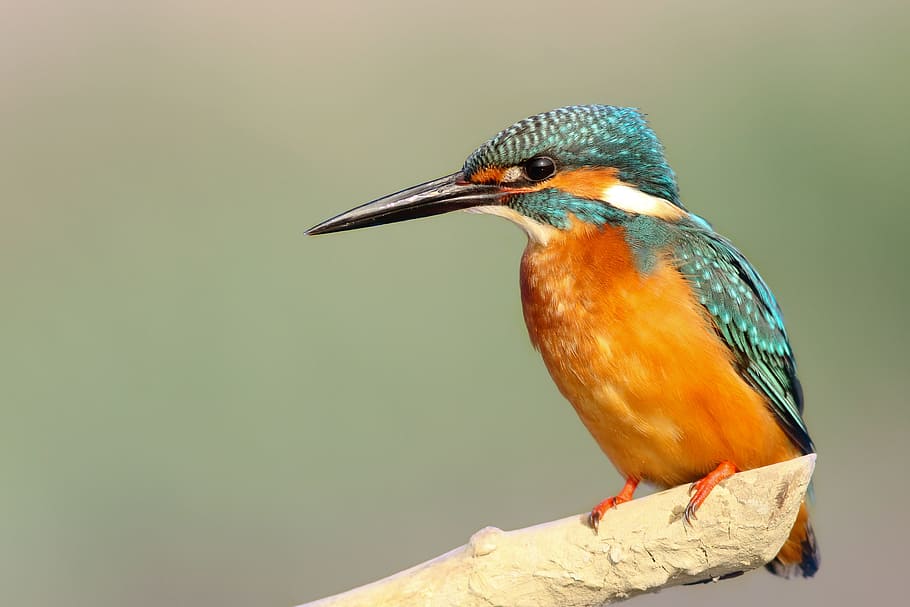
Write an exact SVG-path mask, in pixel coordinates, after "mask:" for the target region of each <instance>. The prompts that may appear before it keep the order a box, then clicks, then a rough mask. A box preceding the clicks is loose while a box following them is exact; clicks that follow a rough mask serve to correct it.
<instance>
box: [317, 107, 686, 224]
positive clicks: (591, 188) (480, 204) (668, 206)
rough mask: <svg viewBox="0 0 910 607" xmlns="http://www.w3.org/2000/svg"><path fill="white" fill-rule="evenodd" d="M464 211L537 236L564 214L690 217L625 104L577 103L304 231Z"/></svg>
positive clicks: (647, 132)
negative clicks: (444, 172) (425, 178)
mask: <svg viewBox="0 0 910 607" xmlns="http://www.w3.org/2000/svg"><path fill="white" fill-rule="evenodd" d="M454 210H472V211H475V212H484V213H491V214H495V215H502V216H505V217H507V218H509V219H511V220H512V221H514V222H515V223H517V224H519V225H520V226H521V227H522V228H524V230H525V231H526V232H527V233H528V235H529V237H530V238H531V239H532V240H536V241H538V242H546V241H547V239H548V238H549V236H550V235H551V234H552V233H554V231H555V230H565V229H568V228H569V227H570V226H571V223H572V218H573V217H574V218H575V219H577V220H578V221H581V222H584V223H589V224H595V225H602V224H605V223H622V222H623V221H627V220H629V219H630V218H635V217H641V216H646V217H650V218H653V219H657V220H659V221H680V220H682V219H685V218H687V217H690V216H689V214H688V213H686V211H685V209H684V208H683V206H682V204H681V202H680V200H679V190H678V188H677V185H676V177H675V175H674V173H673V170H672V169H671V168H670V165H669V164H667V161H666V159H665V158H664V154H663V147H662V146H661V144H660V141H658V139H657V136H656V135H655V134H654V131H652V130H651V128H650V127H648V125H647V123H646V122H645V120H644V118H643V117H642V115H641V114H640V113H639V112H638V111H637V110H635V109H632V108H621V107H613V106H607V105H581V106H570V107H565V108H559V109H556V110H552V111H550V112H546V113H543V114H538V115H536V116H532V117H530V118H527V119H525V120H522V121H520V122H517V123H515V124H513V125H512V126H510V127H509V128H507V129H505V130H504V131H502V132H500V133H499V134H497V135H496V136H495V137H493V138H492V139H490V140H489V141H487V142H486V143H484V144H483V145H481V146H480V147H479V148H477V150H475V151H474V152H473V153H472V154H471V155H470V156H468V159H467V160H466V161H465V163H464V167H463V168H462V169H461V170H460V171H458V172H457V173H453V174H451V175H448V176H446V177H442V178H440V179H436V180H434V181H429V182H427V183H424V184H421V185H418V186H414V187H412V188H409V189H407V190H403V191H401V192H398V193H395V194H391V195H389V196H385V197H383V198H379V199H377V200H374V201H373V202H369V203H367V204H365V205H362V206H359V207H357V208H354V209H351V210H350V211H347V212H346V213H342V214H341V215H338V216H337V217H333V218H332V219H329V220H327V221H324V222H322V223H320V224H319V225H317V226H315V227H313V228H311V229H310V230H308V231H307V234H324V233H330V232H340V231H343V230H353V229H356V228H363V227H368V226H374V225H381V224H386V223H393V222H397V221H404V220H406V219H415V218H418V217H427V216H430V215H438V214H440V213H446V212H449V211H454Z"/></svg>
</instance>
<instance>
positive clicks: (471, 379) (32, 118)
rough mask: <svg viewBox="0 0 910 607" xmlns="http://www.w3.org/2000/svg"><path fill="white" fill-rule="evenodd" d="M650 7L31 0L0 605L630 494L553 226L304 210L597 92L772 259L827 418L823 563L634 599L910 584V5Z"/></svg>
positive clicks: (124, 590)
mask: <svg viewBox="0 0 910 607" xmlns="http://www.w3.org/2000/svg"><path fill="white" fill-rule="evenodd" d="M631 4H632V3H616V2H603V1H589V2H574V3H564V4H560V3H552V2H550V3H545V2H535V1H532V0H525V1H522V2H502V3H491V2H474V1H464V2H458V3H446V4H438V5H426V4H424V3H420V2H384V3H369V2H364V3H358V2H338V3H328V2H325V3H313V2H265V3H263V2H251V1H248V2H234V3H221V2H215V1H212V0H208V1H196V2H178V1H159V2H131V3H126V2H113V1H111V2H103V1H99V0H87V1H82V2H72V3H66V2H46V1H38V2H18V3H9V4H7V5H5V6H4V7H3V9H2V19H0V281H2V283H0V284H2V292H0V297H2V299H0V301H2V308H0V310H2V315H0V344H2V345H0V407H2V412H3V417H2V424H0V604H3V605H11V606H12V605H19V606H26V605H51V604H66V605H71V606H74V607H75V606H82V605H91V606H105V605H131V606H136V607H142V606H146V605H147V606H150V607H151V606H156V607H157V606H160V605H177V606H180V605H186V606H200V605H219V606H220V607H229V606H241V605H260V606H288V605H294V604H297V603H301V602H303V601H306V600H310V599H314V598H317V597H320V596H324V595H327V594H332V593H335V592H339V591H342V590H345V589H347V588H350V587H352V586H356V585H360V584H362V583H365V582H368V581H371V580H373V579H376V578H379V577H381V576H384V575H386V574H389V573H392V572H394V571H397V570H400V569H402V568H405V567H407V566H410V565H412V564H415V563H417V562H420V561H422V560H425V559H427V558H430V557H432V556H435V555H437V554H440V553H442V552H444V551H446V550H448V549H450V548H452V547H454V546H457V545H460V544H462V543H464V542H465V541H466V540H467V539H468V537H469V536H470V534H471V533H472V532H473V531H475V530H477V529H479V528H480V527H482V526H484V525H487V524H493V525H496V526H499V527H502V528H506V529H510V528H516V527H521V526H526V525H529V524H533V523H536V522H540V521H545V520H551V519H554V518H557V517H562V516H567V515H569V514H573V513H577V512H581V511H583V510H585V509H587V508H589V507H590V506H591V505H593V504H594V503H595V502H596V501H598V500H599V499H601V498H603V497H604V496H606V495H607V494H610V493H612V492H615V490H616V489H617V488H618V487H619V486H620V483H621V479H620V478H619V476H618V474H617V473H616V472H615V471H614V470H613V469H612V468H611V466H610V464H609V462H608V461H607V460H606V459H605V458H604V457H603V456H602V455H601V454H600V453H599V451H598V449H597V448H596V446H595V445H594V442H593V440H591V438H590V437H589V436H588V435H587V433H586V432H585V430H584V429H583V428H582V426H581V424H580V423H579V422H578V421H577V419H576V418H575V415H574V413H573V412H572V410H571V408H570V407H569V406H568V405H567V404H566V403H565V402H564V401H563V400H562V398H561V397H560V396H559V394H558V393H557V391H556V390H555V388H554V387H553V385H552V384H551V382H550V380H549V378H548V376H547V374H546V372H545V370H544V368H543V365H542V363H541V362H540V360H539V358H538V356H537V354H536V353H535V352H533V351H532V349H531V347H530V346H529V344H528V340H527V336H526V334H525V328H524V326H523V323H522V319H521V313H520V305H519V297H518V288H517V266H518V260H519V256H520V254H521V251H522V248H523V245H524V237H523V235H522V234H521V233H520V232H519V230H517V229H515V227H513V226H511V225H509V224H508V223H507V222H504V221H501V220H497V219H494V218H489V217H477V216H469V215H465V214H454V215H451V216H446V217H440V218H435V219H432V220H426V221H422V222H419V223H410V224H400V225H395V226H389V227H386V228H383V229H376V230H367V231H363V232H359V233H350V234H344V235H338V236H333V237H325V238H318V239H308V238H304V237H303V236H302V231H303V230H304V229H305V228H307V227H309V226H311V225H312V224H314V223H316V222H317V221H319V220H322V219H324V218H326V217H328V216H330V215H333V214H335V213H337V212H340V211H342V210H345V209H347V208H349V207H351V206H354V205H355V204H358V203H361V202H365V201H367V200H370V199H372V198H374V197H376V196H379V195H382V194H385V193H388V192H391V191H395V190H397V189H400V188H402V187H405V186H408V185H411V184H414V183H417V182H420V181H423V180H426V179H430V178H433V177H437V176H440V175H443V174H447V173H449V172H451V171H453V170H455V169H457V168H459V167H460V165H461V162H462V161H463V159H464V157H465V156H466V155H467V154H468V153H469V152H470V151H471V150H472V149H473V148H474V147H475V146H477V145H479V144H480V143H482V142H483V141H484V140H486V139H487V138H488V137H489V136H491V135H493V134H494V133H495V132H496V131H498V130H499V129H500V128H503V127H505V126H507V125H509V124H511V123H512V122H514V121H515V120H518V119H520V118H523V117H525V116H527V115H530V114H533V113H536V112H539V111H543V110H547V109H550V108H553V107H556V106H560V105H566V104H572V103H594V102H601V103H612V104H619V105H634V106H638V107H640V108H642V109H644V110H645V111H646V112H647V113H648V114H649V116H650V119H651V121H652V124H653V126H654V127H655V128H656V130H657V131H658V134H659V135H660V136H661V137H662V139H663V141H664V143H665V145H666V147H667V150H668V155H669V158H670V161H671V163H672V164H673V166H674V167H675V169H676V171H677V172H678V174H679V176H680V180H681V186H682V191H683V197H684V200H685V202H686V204H687V205H689V207H690V208H692V209H693V210H696V211H697V212H699V213H701V214H703V215H705V216H706V217H708V218H710V219H711V220H712V221H713V222H714V224H715V226H716V227H717V228H718V229H719V230H720V231H722V232H723V233H724V234H726V235H728V236H729V237H731V238H732V239H733V240H734V241H735V242H736V243H737V244H738V245H739V246H740V247H741V248H742V249H743V250H744V251H745V252H746V254H747V255H748V256H749V257H750V259H751V260H752V261H753V262H754V263H755V264H756V265H757V266H758V267H759V268H760V270H761V272H762V273H763V274H764V275H765V277H766V278H767V279H768V280H769V282H770V284H771V285H772V287H773V288H774V290H775V291H776V293H777V295H778V297H779V299H780V301H781V302H782V305H783V307H784V311H785V314H786V318H787V321H788V326H789V329H790V332H791V337H792V340H793V343H794V346H795V348H796V352H797V354H798V356H799V363H800V370H801V375H802V378H803V383H804V385H805V387H806V392H807V395H808V405H807V418H808V422H809V427H810V429H811V430H812V432H813V435H814V437H815V440H816V442H817V444H818V447H819V449H820V452H821V454H820V457H819V463H818V471H817V475H816V484H817V497H818V499H817V506H816V512H815V521H816V528H817V532H818V535H819V541H820V544H821V548H822V554H823V562H822V569H821V571H820V573H819V575H818V576H817V578H816V579H814V580H812V581H808V582H804V581H789V582H787V581H783V580H780V579H777V578H774V577H772V576H770V575H766V574H763V573H755V574H752V575H748V576H745V577H743V578H740V579H737V580H731V581H729V582H724V583H722V584H719V585H711V586H704V587H697V588H683V589H674V590H671V591H667V592H664V593H662V594H659V595H656V596H649V597H642V598H639V599H636V602H635V604H636V605H639V606H644V605H667V604H675V605H699V606H710V605H729V604H731V603H733V604H737V605H747V606H750V605H756V606H758V605H769V604H773V605H806V604H826V605H855V604H858V603H865V604H868V603H872V604H899V603H901V602H902V599H901V597H904V598H905V597H906V594H905V582H904V580H903V577H904V576H905V575H906V566H907V563H908V556H907V545H908V543H910V533H908V522H907V509H908V506H907V504H908V499H910V489H908V484H907V467H908V464H910V450H908V442H910V412H908V406H907V405H908V402H907V401H908V399H907V396H906V379H907V363H908V355H907V348H906V344H907V343H908V339H910V331H908V322H907V299H908V295H910V286H908V274H910V273H908V270H907V265H906V251H907V247H908V245H910V228H908V221H910V207H908V199H910V187H908V177H907V176H908V161H910V128H908V119H907V115H908V107H910V76H908V74H910V70H908V65H910V63H908V61H910V9H908V6H910V5H908V4H907V3H906V2H900V1H894V2H883V1H875V2H863V3H853V2H846V3H835V2H821V1H810V2H800V3H792V2H763V3H737V4H736V5H735V6H734V5H733V4H732V3H728V2H721V1H712V2H699V3H689V2H657V3H650V2H649V3H639V5H638V6H631Z"/></svg>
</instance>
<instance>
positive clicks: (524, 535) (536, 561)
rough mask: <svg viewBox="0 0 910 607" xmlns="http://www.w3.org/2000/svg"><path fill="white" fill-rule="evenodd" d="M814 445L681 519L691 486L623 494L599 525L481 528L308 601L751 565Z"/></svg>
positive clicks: (666, 582) (569, 590) (613, 580)
mask: <svg viewBox="0 0 910 607" xmlns="http://www.w3.org/2000/svg"><path fill="white" fill-rule="evenodd" d="M814 467H815V455H814V454H813V455H806V456H804V457H800V458H797V459H794V460H790V461H787V462H783V463H780V464H775V465H773V466H767V467H765V468H758V469H755V470H748V471H746V472H741V473H739V474H736V475H735V476H733V477H731V478H730V479H728V480H726V481H724V482H723V483H721V484H720V485H718V486H717V487H715V489H714V490H713V491H712V492H711V496H710V497H709V498H708V500H707V501H706V502H705V503H704V505H703V506H702V507H701V508H700V509H699V511H698V519H697V520H695V521H693V523H694V524H693V526H691V527H690V526H689V525H686V524H685V523H684V522H683V519H682V514H683V510H684V509H685V507H686V504H687V503H688V501H689V495H688V487H676V488H674V489H670V490H668V491H663V492H661V493H657V494H654V495H650V496H648V497H644V498H640V499H636V500H633V501H631V502H627V503H625V504H620V505H619V506H617V507H616V508H614V509H613V510H611V511H609V512H608V513H607V514H606V516H605V517H604V518H603V520H602V521H601V523H600V534H599V535H594V532H593V531H592V529H591V528H590V527H589V526H588V525H587V514H585V515H578V516H571V517H568V518H564V519H561V520H557V521H553V522H549V523H542V524H540V525H535V526H533V527H527V528H525V529H517V530H515V531H502V530H500V529H497V528H495V527H486V528H484V529H481V530H480V531H478V532H477V533H475V534H474V535H473V536H472V537H471V539H470V541H469V542H468V543H467V544H466V545H464V546H461V547H459V548H456V549H455V550H452V551H451V552H448V553H446V554H443V555H441V556H439V557H437V558H435V559H432V560H430V561H427V562H425V563H422V564H420V565H417V566H415V567H412V568H410V569H407V570H405V571H402V572H400V573H397V574H395V575H392V576H390V577H387V578H385V579H382V580H379V581H377V582H373V583H372V584H367V585H366V586H361V587H360V588H355V589H353V590H350V591H348V592H345V593H342V594H338V595H335V596H331V597H328V598H324V599H321V600H318V601H314V602H312V603H306V604H305V605H302V606H301V607H330V606H331V607H354V606H361V605H363V606H367V605H369V606H374V605H403V606H412V605H413V606H421V607H443V606H445V607H448V606H456V605H457V606H459V607H475V606H476V607H480V606H482V607H491V606H503V607H505V606H510V607H511V606H526V605H527V606H531V605H533V606H539V607H550V606H553V607H556V606H559V607H580V606H589V605H601V604H604V603H610V602H616V601H620V600H623V599H627V598H630V597H632V596H635V595H637V594H641V593H644V592H655V591H657V590H660V589H662V588H668V587H670V586H676V585H678V584H685V583H688V582H697V581H702V580H710V579H714V578H718V577H720V576H723V575H726V574H730V573H735V572H738V571H747V570H749V569H754V568H756V567H760V566H762V565H764V564H765V563H767V562H769V561H770V560H771V559H772V558H774V556H775V555H776V554H777V551H778V550H779V549H780V547H781V545H783V543H784V540H785V539H786V538H787V536H788V535H789V533H790V528H791V527H792V526H793V522H794V521H795V520H796V514H797V512H798V511H799V506H800V504H801V503H802V501H803V497H804V496H805V493H806V489H807V487H808V485H809V480H810V479H811V477H812V471H813V469H814Z"/></svg>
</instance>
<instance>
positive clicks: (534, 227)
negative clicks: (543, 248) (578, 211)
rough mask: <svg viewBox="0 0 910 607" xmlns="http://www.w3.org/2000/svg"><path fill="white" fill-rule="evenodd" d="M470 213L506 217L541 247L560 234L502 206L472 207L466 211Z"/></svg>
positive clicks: (552, 228) (557, 230) (547, 225)
mask: <svg viewBox="0 0 910 607" xmlns="http://www.w3.org/2000/svg"><path fill="white" fill-rule="evenodd" d="M465 211H467V212H468V213H484V214H486V215H498V216H499V217H505V218H506V219H508V220H509V221H511V222H512V223H514V224H516V225H517V226H518V227H520V228H521V229H522V230H524V231H525V234H527V235H528V239H529V240H531V241H533V242H535V243H537V244H541V245H545V244H547V243H548V242H549V241H550V238H551V237H552V236H553V235H554V234H557V233H558V232H559V229H558V228H554V227H553V226H551V225H549V224H546V223H540V222H539V221H534V220H533V219H531V218H530V217H526V216H525V215H522V214H521V213H519V212H518V211H516V210H514V209H510V208H509V207H507V206H502V205H490V206H483V207H471V208H469V209H465Z"/></svg>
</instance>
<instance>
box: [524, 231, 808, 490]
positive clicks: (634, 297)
mask: <svg viewBox="0 0 910 607" xmlns="http://www.w3.org/2000/svg"><path fill="white" fill-rule="evenodd" d="M521 294H522V303H523V307H524V316H525V322H526V323H527V325H528V332H529V333H530V336H531V341H532V342H533V344H534V346H535V347H536V348H537V349H538V350H540V353H541V355H542V356H543V359H544V362H545V364H546V366H547V368H548V369H549V371H550V375H551V376H552V377H553V379H554V381H555V382H556V385H557V386H558V387H559V390H560V391H561V392H562V394H563V395H564V396H565V397H566V398H567V399H568V400H569V402H570V403H572V406H573V407H575V410H576V411H577V413H578V416H579V417H580V418H581V420H582V422H583V423H584V424H585V426H586V427H587V428H588V430H589V431H590V432H591V434H592V435H593V436H594V439H595V440H596V441H597V443H598V445H600V448H601V449H602V450H603V451H604V453H606V455H607V456H608V457H609V458H610V460H611V461H612V462H613V464H614V465H615V466H616V467H617V468H618V469H619V471H620V472H621V473H622V474H623V475H625V476H627V477H633V478H636V479H640V480H645V481H650V482H652V483H655V484H657V485H660V486H673V485H678V484H682V483H686V482H691V481H694V480H696V479H699V478H701V477H703V476H704V475H705V474H707V473H708V472H710V471H711V470H713V469H714V468H715V467H716V466H717V464H718V463H720V462H722V461H731V462H733V463H734V464H735V465H736V466H737V467H738V468H739V469H742V470H745V469H749V468H756V467H759V466H763V465H767V464H771V463H775V462H779V461H784V460H786V459H790V458H792V457H796V456H798V455H800V452H799V449H798V448H797V447H796V446H795V445H793V443H792V442H791V441H790V439H789V438H788V437H787V436H786V434H785V433H784V432H783V430H781V428H780V426H779V425H778V423H777V421H776V420H775V417H774V414H773V413H772V412H771V410H770V409H769V408H768V406H767V404H766V403H765V400H764V398H763V397H762V396H761V395H760V394H758V393H757V392H756V391H755V390H754V389H753V388H752V387H751V386H749V385H748V384H747V383H746V382H745V381H744V380H743V379H742V378H741V377H740V376H739V374H738V373H737V372H736V369H735V368H734V366H733V364H732V359H731V355H730V352H729V350H728V348H727V347H726V346H725V345H724V343H723V342H722V341H721V339H720V337H718V336H717V334H716V333H715V332H714V329H713V326H712V324H711V319H710V318H709V317H708V315H707V312H706V311H705V310H704V309H703V307H702V306H701V305H700V304H699V303H698V301H696V300H695V299H694V297H693V295H692V292H691V289H690V288H689V286H688V284H687V283H686V281H685V279H684V278H683V277H682V275H680V274H679V272H678V271H677V270H676V269H675V268H674V267H673V265H672V264H671V263H670V262H669V261H668V260H667V259H658V261H657V263H656V264H655V266H654V267H653V268H651V269H650V270H649V271H648V272H646V273H641V272H639V271H638V269H637V268H636V266H635V263H634V259H633V257H632V252H631V251H630V250H629V247H628V245H627V244H626V241H625V238H624V235H623V232H622V229H621V228H616V227H605V228H596V227H593V226H589V225H585V224H581V223H577V222H576V223H574V224H573V227H572V229H571V230H568V231H565V232H562V233H560V234H559V235H556V236H554V237H553V238H551V239H550V241H549V242H548V243H547V245H546V246H542V245H539V244H535V243H534V242H531V243H529V245H528V248H527V249H526V250H525V254H524V257H523V258H522V265H521Z"/></svg>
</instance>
